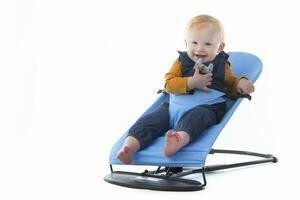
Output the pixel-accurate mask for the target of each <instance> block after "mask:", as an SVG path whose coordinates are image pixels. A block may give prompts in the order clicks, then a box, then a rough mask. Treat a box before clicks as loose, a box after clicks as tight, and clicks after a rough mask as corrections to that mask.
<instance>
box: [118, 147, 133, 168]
mask: <svg viewBox="0 0 300 200" xmlns="http://www.w3.org/2000/svg"><path fill="white" fill-rule="evenodd" d="M132 155H133V152H132V150H131V149H130V147H128V146H123V147H122V148H121V149H120V150H119V151H118V153H117V158H118V159H119V160H121V161H122V162H123V163H124V164H130V163H131V162H132Z"/></svg>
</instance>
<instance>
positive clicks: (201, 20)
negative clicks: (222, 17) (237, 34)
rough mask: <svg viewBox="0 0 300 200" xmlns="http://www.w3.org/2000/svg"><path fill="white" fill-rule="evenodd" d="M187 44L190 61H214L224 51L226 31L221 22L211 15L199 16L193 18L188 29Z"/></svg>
mask: <svg viewBox="0 0 300 200" xmlns="http://www.w3.org/2000/svg"><path fill="white" fill-rule="evenodd" d="M185 43H186V48H187V54H188V56H189V58H190V59H192V60H193V61H194V62H197V60H199V59H200V58H201V59H202V62H208V61H212V60H213V59H214V58H215V57H216V55H217V54H218V53H219V52H221V51H223V49H224V46H225V43H224V30H223V26H222V24H221V22H220V21H219V20H218V19H216V18H214V17H212V16H209V15H198V16H196V17H194V18H192V19H191V20H190V21H189V23H188V26H187V29H186V36H185Z"/></svg>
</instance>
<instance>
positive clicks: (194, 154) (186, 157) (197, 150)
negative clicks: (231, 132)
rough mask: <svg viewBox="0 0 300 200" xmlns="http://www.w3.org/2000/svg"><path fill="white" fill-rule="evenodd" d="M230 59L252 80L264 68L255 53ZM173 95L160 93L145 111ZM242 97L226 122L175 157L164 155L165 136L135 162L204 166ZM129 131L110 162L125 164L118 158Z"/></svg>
mask: <svg viewBox="0 0 300 200" xmlns="http://www.w3.org/2000/svg"><path fill="white" fill-rule="evenodd" d="M228 54H229V62H230V63H231V67H232V70H233V73H234V75H235V76H246V77H247V78H249V79H250V80H251V81H252V82H255V81H256V79H257V78H258V77H259V75H260V73H261V71H262V62H261V60H260V59H259V58H258V57H256V56H255V55H252V54H249V53H244V52H229V53H228ZM168 99H169V94H166V93H163V94H160V96H159V97H158V99H157V100H156V101H155V102H154V103H153V105H152V106H150V108H148V109H147V111H146V112H145V113H144V114H146V113H148V112H151V111H152V110H154V109H156V108H157V107H158V106H159V105H160V104H162V103H163V102H165V101H168ZM241 101H242V99H241V98H240V99H238V100H236V101H232V102H229V104H230V105H229V107H230V108H229V110H228V112H227V113H226V115H225V116H224V118H223V119H222V121H221V122H220V123H219V124H217V125H215V126H212V127H211V128H209V129H207V130H206V131H204V132H203V133H202V134H201V135H200V137H198V138H197V139H196V140H195V141H194V142H192V143H191V144H189V145H187V146H186V147H184V148H182V149H181V150H180V151H179V152H177V153H176V154H175V155H174V156H173V157H170V158H169V157H165V156H164V141H165V138H164V137H160V138H158V139H156V140H155V141H154V142H153V144H152V145H151V146H149V147H147V148H145V149H143V150H141V151H139V152H137V153H136V154H135V156H134V159H133V164H134V165H155V166H157V165H163V166H170V167H172V166H185V167H203V166H204V164H205V159H206V157H207V155H208V153H209V151H210V149H211V148H212V145H213V143H214V142H215V140H216V139H217V137H218V135H219V134H220V132H221V130H222V129H223V127H224V126H225V125H226V123H227V122H228V120H229V119H230V117H231V116H232V114H233V113H234V111H235V109H236V108H237V107H238V105H239V104H240V102H241ZM126 136H127V132H126V133H125V134H124V135H123V136H122V137H121V138H120V139H119V140H118V141H117V143H116V144H115V145H114V146H113V148H112V150H111V153H110V158H109V162H110V164H121V162H120V161H119V160H118V159H116V153H117V152H118V150H119V149H120V148H121V146H122V144H123V143H124V140H125V138H126Z"/></svg>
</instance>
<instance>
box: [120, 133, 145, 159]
mask: <svg viewBox="0 0 300 200" xmlns="http://www.w3.org/2000/svg"><path fill="white" fill-rule="evenodd" d="M139 149H140V143H139V141H138V140H137V139H135V138H134V137H132V136H128V137H127V138H126V140H125V142H124V144H123V146H122V148H121V149H120V150H119V151H118V153H117V158H118V159H119V160H121V161H122V162H123V163H124V164H130V163H131V162H132V156H133V154H134V153H135V152H137V151H138V150H139Z"/></svg>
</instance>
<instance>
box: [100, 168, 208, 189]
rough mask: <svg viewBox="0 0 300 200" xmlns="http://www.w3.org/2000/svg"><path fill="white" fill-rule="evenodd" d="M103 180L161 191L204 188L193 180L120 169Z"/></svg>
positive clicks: (125, 185)
mask: <svg viewBox="0 0 300 200" xmlns="http://www.w3.org/2000/svg"><path fill="white" fill-rule="evenodd" d="M104 180H105V181H107V182H109V183H112V184H115V185H119V186H124V187H130V188H137V189H150V190H161V191H195V190H201V189H203V188H204V184H202V183H200V182H198V181H194V180H189V179H183V178H177V177H172V176H165V175H150V174H143V173H132V172H120V171H115V172H112V173H111V174H108V175H106V176H105V177H104Z"/></svg>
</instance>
